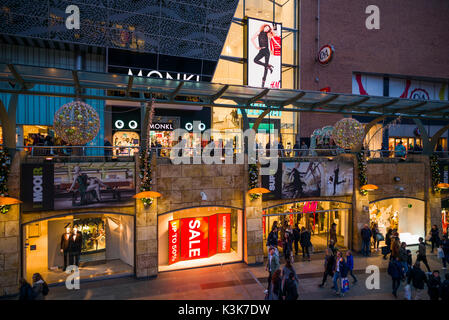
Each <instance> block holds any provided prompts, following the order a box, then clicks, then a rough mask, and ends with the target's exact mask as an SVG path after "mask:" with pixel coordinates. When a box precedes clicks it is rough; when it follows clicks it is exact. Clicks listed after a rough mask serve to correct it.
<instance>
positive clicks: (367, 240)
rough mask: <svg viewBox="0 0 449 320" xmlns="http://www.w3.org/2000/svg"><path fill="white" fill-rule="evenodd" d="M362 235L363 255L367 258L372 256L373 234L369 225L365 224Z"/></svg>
mask: <svg viewBox="0 0 449 320" xmlns="http://www.w3.org/2000/svg"><path fill="white" fill-rule="evenodd" d="M360 233H361V235H362V254H363V255H364V256H365V257H368V256H369V255H370V254H371V249H370V246H371V236H372V233H371V230H370V229H369V227H368V225H367V224H365V226H364V227H363V229H362V231H361V232H360Z"/></svg>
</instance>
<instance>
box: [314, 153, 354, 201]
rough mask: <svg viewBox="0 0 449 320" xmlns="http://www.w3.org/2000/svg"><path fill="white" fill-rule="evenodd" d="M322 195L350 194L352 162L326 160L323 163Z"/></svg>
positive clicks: (351, 187)
mask: <svg viewBox="0 0 449 320" xmlns="http://www.w3.org/2000/svg"><path fill="white" fill-rule="evenodd" d="M325 166H326V168H325V170H324V171H325V176H324V181H323V189H322V192H321V195H322V196H341V195H346V194H351V193H352V189H353V169H352V164H350V163H345V162H342V163H340V162H335V161H332V162H327V163H326V164H325Z"/></svg>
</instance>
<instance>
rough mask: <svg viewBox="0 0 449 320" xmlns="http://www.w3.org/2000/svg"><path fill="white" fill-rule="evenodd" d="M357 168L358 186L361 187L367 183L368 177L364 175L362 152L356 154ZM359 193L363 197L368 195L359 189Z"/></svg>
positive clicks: (364, 163) (364, 158)
mask: <svg viewBox="0 0 449 320" xmlns="http://www.w3.org/2000/svg"><path fill="white" fill-rule="evenodd" d="M357 168H358V170H359V185H360V187H361V186H364V185H366V184H367V183H368V177H367V173H366V157H365V154H364V153H363V152H359V153H357ZM359 191H360V193H361V194H362V195H364V196H366V195H367V194H368V191H367V190H363V189H359Z"/></svg>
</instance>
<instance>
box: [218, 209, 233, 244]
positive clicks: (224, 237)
mask: <svg viewBox="0 0 449 320" xmlns="http://www.w3.org/2000/svg"><path fill="white" fill-rule="evenodd" d="M217 218H218V244H217V252H218V253H224V252H231V214H230V213H219V214H217Z"/></svg>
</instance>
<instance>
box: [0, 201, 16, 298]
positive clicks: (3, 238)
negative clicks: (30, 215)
mask: <svg viewBox="0 0 449 320" xmlns="http://www.w3.org/2000/svg"><path fill="white" fill-rule="evenodd" d="M19 276H20V223H19V205H13V206H11V209H10V210H9V211H8V212H7V213H6V214H1V213H0V297H1V296H5V295H13V294H16V293H18V292H19Z"/></svg>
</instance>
